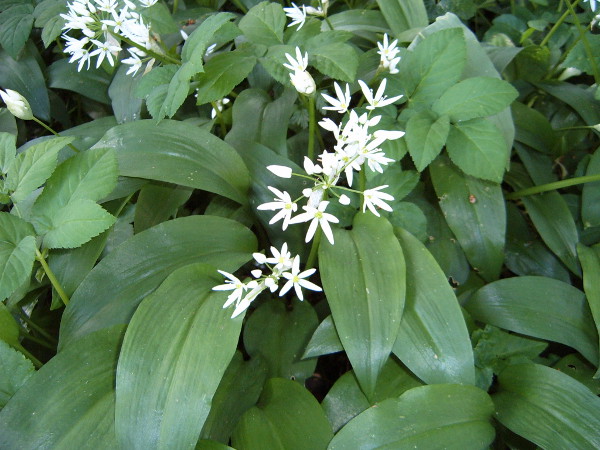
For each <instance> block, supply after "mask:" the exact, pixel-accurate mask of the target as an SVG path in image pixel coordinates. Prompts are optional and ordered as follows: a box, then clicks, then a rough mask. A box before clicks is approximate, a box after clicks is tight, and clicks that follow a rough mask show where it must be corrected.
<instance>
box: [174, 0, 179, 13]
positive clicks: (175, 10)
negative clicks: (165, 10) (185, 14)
mask: <svg viewBox="0 0 600 450" xmlns="http://www.w3.org/2000/svg"><path fill="white" fill-rule="evenodd" d="M178 9H179V0H173V14H175V13H176V12H177V10H178Z"/></svg>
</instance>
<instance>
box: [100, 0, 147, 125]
mask: <svg viewBox="0 0 600 450" xmlns="http://www.w3.org/2000/svg"><path fill="white" fill-rule="evenodd" d="M158 4H159V3H157V5H158ZM127 70H129V68H128V67H127V66H126V65H121V66H119V68H118V69H117V73H115V75H114V77H113V79H112V81H111V83H110V86H109V87H108V96H109V97H110V99H111V102H112V104H111V106H112V109H113V112H114V115H115V118H116V119H117V122H118V123H124V122H130V121H133V120H137V119H139V118H140V116H141V113H140V111H141V109H142V100H140V99H136V98H135V96H134V91H135V89H136V87H137V85H138V84H139V82H140V79H141V75H140V74H137V75H136V76H131V75H127Z"/></svg>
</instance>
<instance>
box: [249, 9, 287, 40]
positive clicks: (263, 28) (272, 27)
mask: <svg viewBox="0 0 600 450" xmlns="http://www.w3.org/2000/svg"><path fill="white" fill-rule="evenodd" d="M286 20H287V19H286V16H285V13H284V12H283V7H282V6H281V5H280V4H278V3H270V2H261V3H259V4H258V5H256V6H254V7H253V8H251V9H250V10H249V11H248V12H247V13H246V15H244V17H242V20H240V23H239V27H240V30H242V31H243V33H244V36H246V38H247V39H248V40H249V41H250V42H252V43H254V44H261V45H266V46H271V45H279V44H283V29H284V28H285V23H286Z"/></svg>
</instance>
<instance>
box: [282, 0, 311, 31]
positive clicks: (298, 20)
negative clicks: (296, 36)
mask: <svg viewBox="0 0 600 450" xmlns="http://www.w3.org/2000/svg"><path fill="white" fill-rule="evenodd" d="M283 11H284V12H285V15H286V16H287V17H288V18H290V19H292V21H291V22H290V24H289V25H288V27H293V26H294V25H296V24H300V26H299V27H298V30H299V29H300V28H302V26H303V25H304V22H305V21H306V6H304V5H302V8H299V7H298V6H297V5H296V4H295V3H292V6H291V8H283Z"/></svg>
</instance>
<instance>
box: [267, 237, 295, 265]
mask: <svg viewBox="0 0 600 450" xmlns="http://www.w3.org/2000/svg"><path fill="white" fill-rule="evenodd" d="M271 254H272V255H273V257H272V258H266V259H265V262H267V263H269V264H275V266H274V267H273V271H274V272H276V271H279V270H286V269H289V268H290V267H292V257H291V256H292V254H291V253H290V252H289V251H288V245H287V242H284V243H283V245H282V246H281V250H278V249H277V248H275V247H271Z"/></svg>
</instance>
